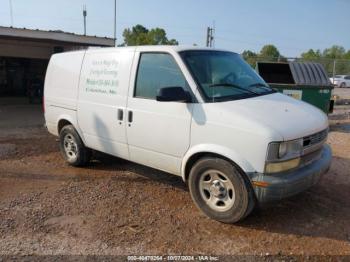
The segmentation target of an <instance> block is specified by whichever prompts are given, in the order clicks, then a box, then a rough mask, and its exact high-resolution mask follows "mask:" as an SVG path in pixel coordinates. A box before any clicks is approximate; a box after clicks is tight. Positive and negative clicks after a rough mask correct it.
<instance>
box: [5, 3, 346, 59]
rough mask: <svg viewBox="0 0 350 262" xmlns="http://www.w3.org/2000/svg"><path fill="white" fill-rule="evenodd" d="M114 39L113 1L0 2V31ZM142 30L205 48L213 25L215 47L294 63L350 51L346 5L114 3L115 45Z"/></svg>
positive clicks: (183, 43)
mask: <svg viewBox="0 0 350 262" xmlns="http://www.w3.org/2000/svg"><path fill="white" fill-rule="evenodd" d="M10 1H12V7H13V8H12V10H13V26H14V27H21V28H22V27H25V28H30V29H42V30H63V31H67V32H74V33H78V34H82V33H83V16H82V9H83V5H84V4H85V5H86V6H87V12H88V16H87V34H88V35H97V36H108V37H113V23H114V9H113V6H114V0H55V1H54V0H0V25H1V26H10V25H11V16H10V4H9V3H10ZM136 24H142V25H144V26H145V27H147V28H154V27H161V28H164V29H165V30H166V32H167V35H168V38H175V39H176V40H178V41H179V43H180V44H182V45H193V44H197V45H198V46H204V45H205V40H206V28H207V27H208V26H211V27H213V26H214V25H215V47H217V48H223V49H228V50H232V51H236V52H239V53H241V52H242V51H243V50H247V49H249V50H252V51H255V52H258V51H260V49H261V47H262V46H263V45H265V44H274V45H275V46H277V48H278V49H279V50H280V52H281V54H282V55H284V56H287V57H296V56H300V54H301V53H302V52H304V51H307V50H308V49H310V48H313V49H321V50H323V49H325V48H327V47H330V46H332V45H334V44H336V45H341V46H343V47H345V49H350V0H173V1H169V0H117V38H118V40H117V43H118V44H120V43H122V40H123V39H122V32H123V30H124V29H125V28H131V27H132V26H134V25H136Z"/></svg>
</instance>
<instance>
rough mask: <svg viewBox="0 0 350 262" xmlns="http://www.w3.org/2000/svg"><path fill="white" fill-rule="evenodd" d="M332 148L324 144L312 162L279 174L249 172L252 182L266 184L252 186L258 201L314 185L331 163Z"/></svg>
mask: <svg viewBox="0 0 350 262" xmlns="http://www.w3.org/2000/svg"><path fill="white" fill-rule="evenodd" d="M331 161H332V150H331V148H330V146H329V145H324V146H323V149H322V153H321V157H320V158H319V159H318V160H315V161H314V162H312V163H310V164H308V165H305V166H303V167H300V168H298V169H294V170H292V171H287V172H283V173H279V174H261V173H251V174H249V176H250V178H251V181H252V182H253V185H254V182H265V183H266V184H267V186H265V187H260V186H253V187H254V191H255V194H256V197H257V199H258V201H259V203H266V202H271V201H277V200H280V199H282V198H286V197H290V196H293V195H295V194H298V193H300V192H303V191H305V190H307V189H308V188H309V187H311V186H313V185H315V184H316V183H317V182H318V181H319V180H320V178H321V176H322V175H323V174H324V173H326V172H327V171H328V170H329V168H330V165H331Z"/></svg>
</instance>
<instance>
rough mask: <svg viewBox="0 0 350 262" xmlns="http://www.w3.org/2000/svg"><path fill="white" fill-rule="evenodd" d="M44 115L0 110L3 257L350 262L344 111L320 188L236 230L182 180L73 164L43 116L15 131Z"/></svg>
mask: <svg viewBox="0 0 350 262" xmlns="http://www.w3.org/2000/svg"><path fill="white" fill-rule="evenodd" d="M21 110H22V111H21ZM37 110H38V109H37V107H33V106H24V108H22V109H21V108H18V107H12V108H11V106H0V118H1V120H2V121H1V122H0V125H1V127H0V255H16V254H17V255H18V254H19V255H30V254H40V255H44V254H46V255H52V254H84V255H87V254H90V255H92V254H95V255H121V254H122V255H128V254H132V255H135V254H140V255H145V254H169V253H171V254H199V253H200V254H212V255H225V254H228V255H236V254H250V255H252V254H255V255H266V254H271V255H291V254H293V255H324V254H328V255H330V254H332V255H350V190H349V189H350V135H349V134H350V133H349V132H350V117H349V116H350V111H349V108H348V107H346V106H343V107H339V108H337V110H336V114H334V115H332V116H331V117H330V119H331V124H332V127H331V133H330V136H329V141H328V142H329V144H330V145H331V146H332V148H333V152H334V159H333V163H332V167H331V170H330V172H329V173H328V174H327V175H326V176H325V177H324V178H323V180H322V181H321V182H320V184H319V185H318V186H315V187H314V188H312V189H310V190H309V191H307V192H305V193H303V194H301V195H298V196H296V197H293V198H291V199H287V200H284V201H282V202H280V203H278V204H277V205H275V206H272V207H269V208H264V209H262V210H258V211H255V212H254V213H253V214H252V215H251V216H250V217H248V218H247V219H246V220H245V221H244V222H242V223H240V224H237V225H225V224H221V223H218V222H215V221H213V220H210V219H208V218H206V217H205V216H204V215H202V214H201V213H200V212H199V211H198V210H197V209H196V207H195V206H194V204H193V203H192V201H191V198H190V195H189V193H188V190H187V188H186V185H185V184H183V182H182V180H181V178H178V177H174V176H171V175H168V174H165V173H162V172H159V171H156V170H153V169H150V168H146V167H142V166H140V165H136V164H132V163H129V162H127V161H123V160H120V159H116V158H112V157H106V156H103V155H99V156H96V157H95V158H96V160H95V161H94V162H93V163H92V164H91V166H90V167H88V168H72V167H69V166H67V165H66V164H65V162H64V161H63V159H62V158H61V156H60V154H59V152H58V143H57V140H56V138H55V137H53V136H51V135H49V134H48V133H47V132H46V130H45V129H44V128H43V127H41V126H40V123H41V121H42V118H38V119H37V122H33V123H35V124H33V125H27V124H26V125H25V126H24V127H22V126H19V125H16V124H15V123H13V119H12V117H14V116H16V115H19V114H20V113H22V114H24V115H26V114H31V113H33V112H36V111H37ZM14 111H15V112H17V113H13V112H14ZM4 112H8V113H6V114H4ZM9 112H12V113H9ZM10 116H11V119H9V118H10ZM25 119H27V118H26V117H25ZM5 121H7V122H6V123H7V124H6V123H5Z"/></svg>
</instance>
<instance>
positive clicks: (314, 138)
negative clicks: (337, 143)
mask: <svg viewBox="0 0 350 262" xmlns="http://www.w3.org/2000/svg"><path fill="white" fill-rule="evenodd" d="M327 135H328V129H325V130H323V131H321V132H318V133H316V134H313V135H310V136H306V137H304V138H303V146H304V148H306V147H310V146H313V145H317V144H319V143H321V142H324V141H325V140H326V138H327Z"/></svg>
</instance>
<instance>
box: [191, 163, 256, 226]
mask: <svg viewBox="0 0 350 262" xmlns="http://www.w3.org/2000/svg"><path fill="white" fill-rule="evenodd" d="M189 189H190V193H191V197H192V199H193V201H194V202H195V204H196V205H197V207H198V208H199V209H200V210H201V211H203V213H204V214H206V215H207V216H208V217H210V218H212V219H215V220H218V221H220V222H224V223H235V222H238V221H240V220H242V219H243V218H245V217H246V216H247V215H249V213H250V212H251V211H252V210H253V208H254V206H255V199H254V197H253V195H252V192H251V190H250V185H249V184H248V183H247V181H246V180H245V179H244V178H243V176H242V175H241V173H240V172H239V171H238V170H237V168H236V167H235V166H234V165H232V164H231V163H230V162H228V161H226V160H223V159H220V158H214V157H207V158H203V159H200V160H199V161H198V162H197V163H196V164H195V165H194V166H193V168H192V169H191V172H190V176H189Z"/></svg>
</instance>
